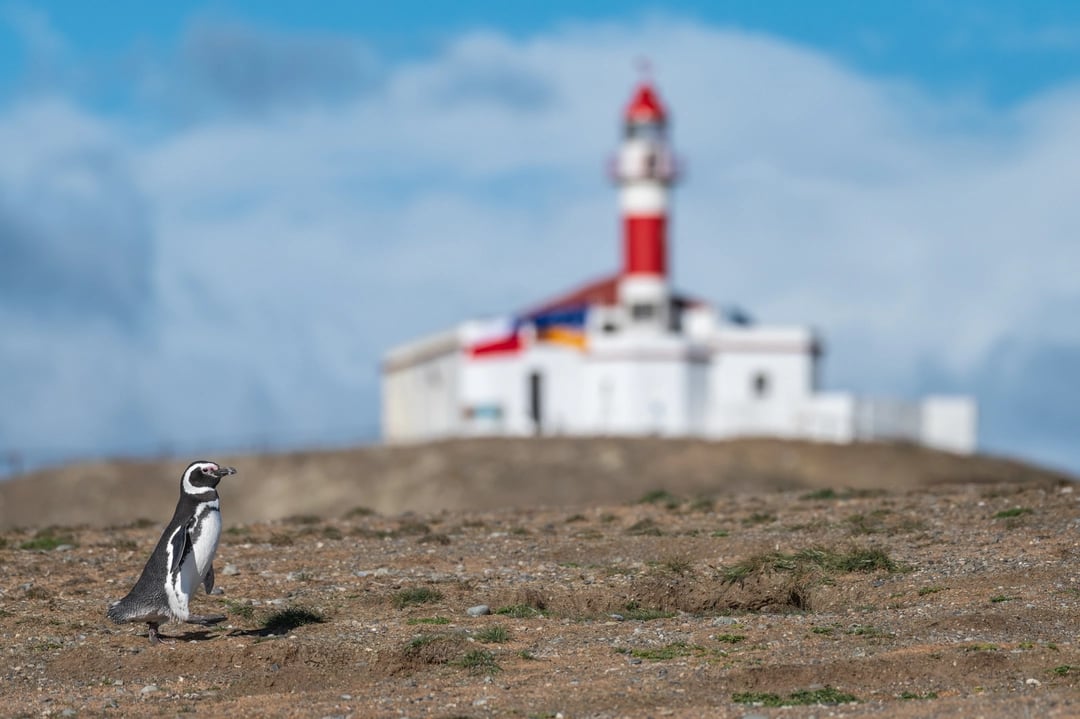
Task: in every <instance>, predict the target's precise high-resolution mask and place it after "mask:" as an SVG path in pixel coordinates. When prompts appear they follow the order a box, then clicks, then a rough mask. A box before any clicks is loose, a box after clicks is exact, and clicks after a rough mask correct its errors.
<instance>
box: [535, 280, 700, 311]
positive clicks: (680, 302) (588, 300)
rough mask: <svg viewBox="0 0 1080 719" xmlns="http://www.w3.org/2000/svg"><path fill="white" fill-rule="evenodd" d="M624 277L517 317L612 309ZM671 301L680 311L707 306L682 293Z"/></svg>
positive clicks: (557, 298)
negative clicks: (595, 308)
mask: <svg viewBox="0 0 1080 719" xmlns="http://www.w3.org/2000/svg"><path fill="white" fill-rule="evenodd" d="M621 277H622V275H618V274H616V275H610V276H608V277H602V278H600V279H598V280H594V281H592V282H588V283H586V284H584V285H581V286H580V287H577V288H575V289H572V290H570V291H569V292H565V293H563V294H561V295H556V296H555V297H552V298H550V299H548V300H546V301H544V302H541V303H539V304H537V305H533V306H532V307H530V308H528V309H526V310H523V311H521V312H519V313H518V315H517V317H518V318H519V319H521V320H529V319H532V318H534V317H539V316H541V315H549V314H552V313H555V312H561V311H567V310H573V309H577V308H580V307H592V306H595V305H600V306H604V307H610V306H612V305H616V304H618V303H619V280H620V279H621ZM671 299H672V300H673V301H674V302H675V305H676V306H677V307H679V309H689V308H691V307H701V306H704V305H707V304H708V303H706V302H705V301H704V300H702V299H700V298H698V297H693V296H691V295H684V294H682V293H680V292H674V293H672V296H671Z"/></svg>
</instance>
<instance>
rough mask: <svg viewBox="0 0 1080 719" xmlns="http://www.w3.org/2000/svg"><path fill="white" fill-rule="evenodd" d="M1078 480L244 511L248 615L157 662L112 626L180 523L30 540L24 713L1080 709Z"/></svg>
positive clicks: (230, 567)
mask: <svg viewBox="0 0 1080 719" xmlns="http://www.w3.org/2000/svg"><path fill="white" fill-rule="evenodd" d="M1076 489H1077V491H1074V487H1073V485H1071V484H1068V483H1064V482H1051V481H1036V482H990V483H987V482H982V483H978V484H949V485H940V486H930V487H923V488H919V489H913V490H906V491H892V492H885V491H881V490H867V489H863V490H857V491H851V490H843V489H840V488H839V487H838V488H836V489H835V490H833V489H818V490H814V491H808V490H797V491H765V492H763V493H760V494H754V493H740V494H720V495H714V496H696V495H688V496H674V495H672V494H668V493H666V492H661V491H656V492H652V493H649V494H647V495H645V496H642V497H641V498H640V499H635V501H630V502H621V503H617V502H611V503H607V504H582V505H579V506H574V507H563V508H557V509H556V508H537V509H529V510H504V511H485V512H469V511H461V510H454V511H449V510H447V511H442V512H431V513H405V514H395V515H384V514H377V513H373V512H372V513H368V512H365V511H363V510H362V509H356V510H353V511H352V512H350V513H348V514H347V515H346V516H344V517H341V518H338V519H321V518H318V517H314V516H295V517H291V518H287V519H281V520H277V521H274V522H257V523H251V524H232V523H230V520H229V503H230V501H239V500H238V499H237V498H236V497H231V496H228V495H227V494H226V496H225V497H223V511H224V514H225V522H226V527H227V529H226V531H225V533H224V534H223V538H222V544H221V547H220V549H219V552H218V559H217V562H216V567H217V575H218V585H219V587H220V588H221V590H223V593H221V594H215V595H210V596H204V595H200V596H199V597H197V598H196V600H195V611H199V612H203V613H210V612H215V611H219V612H222V613H225V614H227V615H228V617H229V618H228V620H227V621H226V622H225V623H224V624H222V625H219V626H218V627H214V628H211V629H205V628H202V627H195V626H177V625H165V626H164V627H163V629H162V631H163V633H164V634H167V635H169V636H170V637H172V638H173V639H174V640H175V641H173V642H172V643H168V644H163V645H158V646H152V645H150V644H149V642H148V640H147V637H146V628H145V626H142V627H139V626H115V625H111V624H109V623H108V622H107V620H106V619H105V616H104V611H105V607H106V605H107V603H108V601H109V600H110V599H115V598H118V597H120V596H122V595H123V594H124V593H125V592H126V591H127V589H128V588H129V587H130V585H131V584H132V582H133V581H134V579H135V578H136V576H137V573H138V572H139V571H140V570H141V568H142V565H143V563H144V562H145V560H146V556H147V554H148V552H149V551H150V549H151V547H152V546H153V543H154V541H155V540H156V538H157V535H158V533H159V532H160V526H159V525H156V524H155V523H150V522H138V523H136V524H134V525H129V526H116V527H110V528H89V527H81V528H80V527H74V528H66V527H51V528H48V529H38V530H32V529H24V530H17V529H8V530H6V531H5V532H3V533H2V534H0V637H2V639H3V644H2V650H0V651H2V653H3V660H2V661H0V678H2V687H3V688H2V690H0V691H2V694H3V697H4V700H3V701H4V703H3V706H2V709H0V714H2V715H3V716H13V717H14V716H27V717H29V716H117V717H128V716H130V717H136V716H138V717H141V716H173V715H181V714H184V715H187V714H197V715H205V716H229V717H263V716H296V717H346V716H351V717H440V718H444V719H449V718H451V717H476V718H479V717H549V718H554V717H566V718H570V717H597V718H599V717H702V716H716V717H739V718H743V719H750V718H752V717H810V716H813V717H862V716H873V717H940V716H964V717H1002V718H1006V717H1007V718H1009V719H1013V718H1015V717H1076V716H1080V694H1078V693H1077V685H1078V677H1080V645H1078V643H1077V641H1078V630H1080V623H1078V619H1080V580H1078V576H1080V571H1078V565H1077V562H1076V557H1077V551H1078V542H1080V533H1078V532H1080V519H1078V516H1080V512H1078V509H1080V505H1078V499H1080V487H1077V488H1076ZM168 509H169V508H168V507H164V508H162V510H163V511H162V513H161V514H162V515H164V514H166V512H167V510H168ZM343 511H344V510H343ZM482 606H486V607H487V608H488V611H489V612H490V613H486V614H485V613H483V612H482ZM470 609H472V610H473V611H472V614H476V615H478V616H471V615H470V611H469V610H470ZM783 705H786V706H783Z"/></svg>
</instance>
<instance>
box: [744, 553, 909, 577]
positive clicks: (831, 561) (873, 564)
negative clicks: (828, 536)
mask: <svg viewBox="0 0 1080 719" xmlns="http://www.w3.org/2000/svg"><path fill="white" fill-rule="evenodd" d="M814 568H817V569H824V570H827V571H838V572H874V571H878V570H885V571H889V572H895V571H899V570H901V569H902V567H901V566H900V565H899V564H898V563H897V562H895V561H893V560H892V559H891V558H890V557H889V555H888V553H886V552H885V550H883V549H876V548H860V547H853V548H851V549H849V550H848V551H846V552H836V551H834V550H831V549H825V548H821V547H812V548H809V549H800V550H799V551H798V552H794V553H792V554H785V553H784V552H765V553H762V554H755V555H753V556H751V557H748V558H747V559H744V560H743V561H741V562H739V563H738V564H734V565H732V566H730V567H726V568H725V569H724V571H723V579H724V581H725V582H727V583H729V584H731V583H734V582H741V581H744V580H745V579H747V578H749V577H751V576H754V575H757V574H763V573H766V572H805V571H807V570H809V569H814Z"/></svg>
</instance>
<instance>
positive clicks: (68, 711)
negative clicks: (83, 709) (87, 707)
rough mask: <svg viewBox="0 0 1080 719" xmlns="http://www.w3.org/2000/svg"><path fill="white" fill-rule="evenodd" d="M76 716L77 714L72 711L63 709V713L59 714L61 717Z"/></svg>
mask: <svg viewBox="0 0 1080 719" xmlns="http://www.w3.org/2000/svg"><path fill="white" fill-rule="evenodd" d="M76 714H78V712H77V711H75V710H74V709H65V710H64V711H62V712H60V716H62V717H73V716H75V715H76Z"/></svg>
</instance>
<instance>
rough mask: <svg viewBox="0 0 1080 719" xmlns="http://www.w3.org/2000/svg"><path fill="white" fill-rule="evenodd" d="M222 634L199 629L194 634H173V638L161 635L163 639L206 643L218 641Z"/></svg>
mask: <svg viewBox="0 0 1080 719" xmlns="http://www.w3.org/2000/svg"><path fill="white" fill-rule="evenodd" d="M219 636H221V634H219V633H216V632H210V631H208V630H206V629H199V630H197V631H194V632H184V633H183V634H173V635H172V636H166V635H164V634H162V635H161V638H162V639H175V640H176V641H178V642H205V641H208V640H210V639H217V638H218V637H219Z"/></svg>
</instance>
